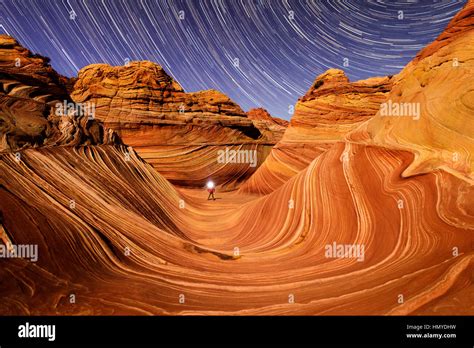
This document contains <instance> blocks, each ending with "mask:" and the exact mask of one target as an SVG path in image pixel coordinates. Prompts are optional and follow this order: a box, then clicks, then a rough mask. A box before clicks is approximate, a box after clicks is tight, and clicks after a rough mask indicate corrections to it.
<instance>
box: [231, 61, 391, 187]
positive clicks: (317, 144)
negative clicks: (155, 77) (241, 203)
mask: <svg viewBox="0 0 474 348" xmlns="http://www.w3.org/2000/svg"><path fill="white" fill-rule="evenodd" d="M390 88H391V79H390V78H389V77H376V78H370V79H367V80H363V81H357V82H349V79H348V78H347V76H346V75H345V74H344V72H343V71H342V70H338V69H330V70H328V71H326V72H325V73H324V74H322V75H320V76H318V77H317V78H316V80H315V81H314V83H313V85H312V86H311V88H310V89H309V90H308V92H307V93H306V94H305V95H304V96H303V97H302V98H300V99H299V100H298V102H297V103H296V107H295V113H294V115H293V117H292V118H291V122H290V125H289V127H288V128H287V130H286V132H285V134H284V136H283V138H282V140H281V141H279V142H278V143H277V144H276V145H275V147H274V148H273V149H272V151H271V153H270V155H269V156H268V157H267V159H266V160H265V162H264V163H263V164H262V166H261V167H260V168H259V169H258V170H257V172H256V173H255V174H254V175H253V176H252V177H251V178H250V179H249V180H248V181H247V182H246V183H245V184H244V185H243V186H242V187H241V188H240V189H241V190H242V192H252V193H261V194H266V193H270V192H272V191H273V190H275V189H276V188H278V187H280V186H281V185H282V184H283V183H284V182H286V181H287V180H288V179H289V178H291V177H292V176H294V175H295V174H296V173H298V172H299V171H301V170H302V169H304V168H305V167H306V166H308V165H309V163H311V161H312V160H314V159H315V158H316V157H317V156H318V155H320V154H321V153H323V152H324V151H326V150H327V149H328V148H329V147H331V146H332V145H333V144H334V143H335V142H337V141H341V140H342V139H343V137H344V136H345V134H347V133H348V132H350V131H351V130H353V129H355V128H356V127H358V126H359V125H360V124H362V123H364V122H366V121H367V120H368V119H370V118H371V117H373V116H374V115H375V114H376V113H377V111H378V110H379V107H380V103H382V102H383V101H384V100H385V99H386V96H387V93H388V91H390Z"/></svg>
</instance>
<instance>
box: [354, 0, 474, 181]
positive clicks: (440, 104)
mask: <svg viewBox="0 0 474 348" xmlns="http://www.w3.org/2000/svg"><path fill="white" fill-rule="evenodd" d="M473 40H474V2H473V1H469V2H468V3H467V4H466V6H465V7H464V9H462V10H461V11H460V12H459V13H458V14H457V15H456V16H455V17H454V18H453V19H452V20H451V22H450V23H449V25H448V26H447V28H446V30H445V31H444V32H443V33H442V34H441V35H440V36H439V37H438V38H437V39H436V40H435V41H434V42H433V43H431V44H430V45H428V46H427V47H425V48H424V49H423V50H422V51H420V53H419V54H418V55H417V56H416V57H415V59H414V60H413V61H412V62H410V63H409V64H408V65H407V66H406V67H405V68H404V69H403V70H402V71H401V72H400V74H398V75H397V77H396V79H395V82H394V87H393V89H392V91H391V92H390V94H389V95H388V97H387V101H390V102H391V103H392V105H393V104H398V105H400V104H404V103H408V104H412V105H414V106H417V107H419V115H418V116H419V118H417V117H406V116H407V115H402V116H405V117H387V116H384V115H383V114H382V113H381V112H378V113H377V115H376V116H375V117H374V118H373V119H371V120H370V121H369V122H367V123H365V124H363V125H361V126H360V127H359V128H358V129H356V130H354V131H353V132H352V133H349V134H348V136H347V138H348V140H350V141H354V142H358V143H366V144H377V145H380V146H386V147H389V148H397V149H404V150H408V151H412V152H414V153H415V160H414V161H413V163H412V164H411V165H410V166H409V167H408V168H407V170H406V172H405V173H403V175H404V176H410V175H417V174H420V173H426V172H429V171H432V170H436V169H439V168H443V169H444V170H447V171H450V172H451V173H453V174H454V175H457V176H459V177H461V178H463V179H464V180H468V181H469V182H470V183H471V184H472V183H473V182H474V181H473V180H474V178H473V172H474V159H473V156H472V154H473V153H474V138H473V135H474V122H473V114H474V90H473V88H472V86H473V84H472V80H473V78H474V46H473V45H472V42H473ZM411 115H413V113H412V114H411ZM411 115H408V116H411Z"/></svg>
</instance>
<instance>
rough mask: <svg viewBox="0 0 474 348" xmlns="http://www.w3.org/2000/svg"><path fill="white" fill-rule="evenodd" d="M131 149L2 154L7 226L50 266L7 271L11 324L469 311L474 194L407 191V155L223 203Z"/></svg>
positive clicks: (353, 156) (454, 187) (368, 156)
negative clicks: (102, 317)
mask: <svg viewBox="0 0 474 348" xmlns="http://www.w3.org/2000/svg"><path fill="white" fill-rule="evenodd" d="M125 151H126V149H125V148H123V147H118V148H117V147H112V146H99V147H82V148H77V149H72V148H65V147H62V148H54V149H41V150H35V149H31V150H26V151H24V153H23V156H22V159H23V160H22V162H16V161H15V159H14V157H13V156H12V155H11V154H4V155H1V161H0V167H1V168H0V169H1V171H0V173H1V183H0V184H1V190H0V196H1V199H0V209H1V210H2V211H4V212H5V214H4V215H5V216H4V223H3V226H4V228H5V231H6V233H7V234H8V235H9V238H11V240H13V241H14V243H25V244H26V243H28V244H29V243H36V244H38V245H39V260H38V262H37V263H30V262H28V261H26V260H22V259H9V260H0V262H1V263H2V267H1V268H0V273H1V278H0V279H2V286H0V293H1V296H2V303H1V304H0V313H2V314H288V315H294V314H348V313H349V314H397V313H408V314H423V313H431V314H433V313H436V314H446V313H451V314H452V313H457V314H462V313H465V314H466V313H467V314H469V313H470V314H472V313H473V312H474V307H473V306H474V303H473V302H472V298H471V297H469V291H468V289H472V279H471V276H472V266H473V259H474V252H473V250H472V242H473V239H472V233H473V228H474V216H473V215H472V211H469V209H471V208H470V207H472V206H473V203H474V202H473V197H474V195H473V194H472V193H473V192H472V186H469V185H468V184H467V183H466V182H465V181H462V180H459V179H458V178H456V177H454V176H452V175H450V174H449V173H446V172H444V171H442V170H438V171H435V172H433V173H430V174H426V175H420V176H416V177H411V178H402V177H401V176H400V175H401V173H402V172H403V171H404V170H405V169H406V167H407V166H408V165H409V163H410V162H411V160H412V159H413V157H412V155H411V154H410V153H407V152H401V151H393V150H388V149H383V148H377V147H367V146H362V145H351V144H344V143H338V144H336V145H335V146H334V147H332V148H331V149H330V150H328V151H326V152H325V153H324V154H322V155H321V156H319V157H318V158H316V159H315V160H314V161H313V162H311V164H310V165H309V166H308V168H307V169H306V170H304V171H302V172H300V173H299V174H297V175H296V176H294V177H293V178H291V179H290V180H289V181H288V182H286V183H285V184H284V185H283V186H281V187H280V188H279V189H278V190H276V191H274V192H273V193H272V194H269V195H266V196H264V197H261V198H256V197H255V196H245V195H241V194H238V193H220V195H219V196H218V198H220V201H221V202H220V204H219V205H216V204H214V203H215V202H208V201H206V200H205V196H206V193H205V192H201V191H196V190H189V189H188V190H182V191H181V193H179V192H177V191H175V190H174V189H173V187H172V186H171V185H170V184H169V183H168V182H167V181H166V180H165V179H164V178H163V177H162V176H161V175H160V174H157V173H156V172H155V171H154V170H153V169H152V167H151V166H150V165H148V164H146V163H145V162H143V161H142V160H141V159H140V158H139V157H137V156H136V155H135V154H134V153H132V156H131V158H130V161H124V160H123V157H124V154H125ZM367 188H370V189H367ZM446 188H449V190H446ZM442 195H443V196H442ZM441 198H443V199H441ZM71 199H74V200H75V204H76V206H75V208H74V209H71V208H70V200H71ZM181 199H182V200H183V201H184V202H185V207H184V208H180V206H179V201H180V200H181ZM290 200H293V203H294V208H290V206H289V201H290ZM399 200H402V201H403V208H399ZM471 210H472V209H471ZM268 221H272V223H268ZM333 242H336V243H340V244H354V243H356V244H360V245H364V246H365V256H364V260H363V261H362V262H358V261H357V260H356V259H354V258H327V257H325V246H326V245H327V244H332V243H333ZM127 247H128V248H130V255H129V256H126V255H125V253H124V250H125V248H127ZM236 247H237V248H239V249H238V251H239V252H238V254H237V255H236V254H235V248H236ZM453 248H457V250H458V251H459V254H458V256H454V255H453ZM64 265H67V267H65V266H64ZM430 289H434V290H435V291H431V290H430ZM71 293H74V294H75V295H76V304H74V305H72V304H70V303H69V302H68V296H69V294H71ZM124 294H127V295H126V296H124ZM180 294H183V295H184V296H185V303H179V296H180ZM400 294H402V295H403V296H404V299H405V302H404V303H402V304H400V303H398V296H399V295H400ZM290 295H294V298H295V303H288V298H289V296H290ZM459 301H461V303H462V304H460V303H459Z"/></svg>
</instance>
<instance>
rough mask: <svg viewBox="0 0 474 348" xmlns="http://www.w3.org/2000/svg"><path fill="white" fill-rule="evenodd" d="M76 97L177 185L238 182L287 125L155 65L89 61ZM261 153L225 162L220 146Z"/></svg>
mask: <svg viewBox="0 0 474 348" xmlns="http://www.w3.org/2000/svg"><path fill="white" fill-rule="evenodd" d="M71 96H72V98H73V99H74V101H76V102H79V103H85V102H91V103H93V104H94V105H95V106H96V117H97V119H98V120H100V121H101V122H103V123H104V124H105V125H106V126H107V127H110V128H112V129H114V130H115V131H116V132H117V133H118V134H119V135H120V137H121V138H122V139H123V141H124V142H125V143H126V144H128V145H130V146H132V147H133V148H134V149H135V150H136V151H137V152H138V153H139V154H140V156H141V157H143V158H144V159H146V160H147V161H148V162H149V163H151V164H152V165H153V166H154V167H155V168H156V169H157V170H158V171H159V172H160V173H161V174H163V175H164V176H165V177H166V178H167V179H169V180H170V181H171V182H172V183H174V184H177V185H184V186H197V187H202V186H204V185H205V183H206V181H208V180H209V179H213V180H214V182H216V183H217V184H218V185H221V186H225V187H226V188H234V187H237V186H238V185H239V183H240V182H242V181H244V180H245V179H247V178H248V177H249V176H250V175H251V174H252V173H253V172H254V171H255V170H256V168H257V166H258V165H260V163H262V162H263V160H264V159H265V157H266V156H267V154H268V153H269V151H270V149H271V147H272V146H273V145H274V144H275V143H276V142H277V141H278V140H279V139H280V138H281V136H282V134H283V130H282V129H283V128H282V127H280V126H279V125H278V124H273V123H270V122H267V121H262V122H258V121H255V122H253V121H252V120H251V119H249V118H247V115H246V113H245V112H244V111H242V109H241V108H240V107H239V106H238V105H237V104H235V103H234V102H233V101H232V100H231V99H229V98H228V97H227V96H226V95H224V94H222V93H220V92H218V91H215V90H207V91H200V92H195V93H186V92H184V90H183V88H182V87H181V86H180V85H179V84H178V83H177V82H176V81H174V80H173V79H172V78H171V77H170V76H168V75H167V74H166V72H165V71H164V70H163V68H162V67H161V66H159V65H157V64H155V63H152V62H148V61H143V62H131V63H130V64H129V65H126V66H116V67H111V66H109V65H105V64H93V65H89V66H87V67H85V68H83V69H81V71H80V72H79V76H78V80H77V82H76V83H75V86H74V91H73V93H72V95H71ZM226 150H227V151H242V150H244V151H252V152H253V151H256V154H257V159H258V163H257V166H254V165H252V166H249V163H230V162H225V163H221V161H219V151H226Z"/></svg>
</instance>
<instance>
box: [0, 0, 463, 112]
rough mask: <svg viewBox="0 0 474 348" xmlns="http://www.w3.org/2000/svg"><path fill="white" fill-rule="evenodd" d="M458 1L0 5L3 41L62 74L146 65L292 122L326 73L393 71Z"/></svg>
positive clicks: (16, 1)
mask: <svg viewBox="0 0 474 348" xmlns="http://www.w3.org/2000/svg"><path fill="white" fill-rule="evenodd" d="M464 2H465V1H451V0H447V1H419V2H416V1H403V2H401V1H383V2H382V1H378V2H375V1H362V0H359V1H357V0H352V1H336V0H335V1H323V0H319V1H317V0H316V1H302V0H301V1H297V0H295V1H291V0H288V1H283V0H281V1H280V0H262V1H258V0H254V1H250V0H240V1H239V0H202V1H198V0H186V1H185V0H180V1H179V0H168V1H165V0H156V1H152V0H150V1H148V0H142V1H139V0H110V1H98V0H83V1H75V0H69V1H66V0H62V1H61V0H54V1H53V0H50V1H47V0H39V1H33V0H31V1H25V0H0V6H1V12H0V33H7V34H9V35H11V36H13V37H15V38H16V39H17V40H18V41H19V42H20V43H21V44H22V45H23V46H25V47H27V48H28V49H30V50H31V51H33V52H35V53H39V54H41V55H44V56H47V57H50V58H51V64H52V66H53V67H54V68H55V69H56V70H57V71H58V72H59V73H61V74H63V75H66V76H76V74H77V71H78V70H79V69H80V68H82V67H84V66H86V65H88V64H91V63H109V64H112V65H122V64H124V60H125V59H126V58H129V59H130V60H144V59H146V60H151V61H155V62H157V63H158V64H160V65H162V66H163V67H164V68H165V70H166V71H167V72H168V74H170V75H171V76H173V77H174V78H175V79H176V80H177V81H178V82H179V83H180V84H181V85H182V86H183V88H184V89H185V90H186V91H188V92H191V91H197V90H203V89H211V88H213V89H217V90H220V91H222V92H224V93H225V94H227V95H228V96H230V97H231V98H232V99H233V100H234V101H235V102H237V103H238V104H240V106H241V107H242V108H243V109H244V110H248V109H249V108H252V107H260V106H261V107H264V108H266V109H267V110H268V111H270V113H271V114H272V115H273V116H278V117H283V118H287V119H288V118H289V117H290V116H291V115H290V114H289V113H288V110H289V106H290V105H293V104H294V103H295V102H296V100H297V99H298V97H300V96H302V95H303V94H305V92H306V90H307V89H308V88H309V87H310V85H311V83H312V82H313V80H314V78H315V77H316V76H317V75H319V74H321V73H322V72H324V71H325V70H326V69H328V68H341V69H343V70H344V71H345V72H346V74H347V75H348V76H349V78H350V79H351V81H355V80H359V79H365V78H368V77H371V76H380V75H390V74H396V73H398V72H399V71H400V69H401V68H402V67H403V66H404V65H405V64H406V63H407V62H409V61H410V60H411V59H412V58H413V57H414V56H415V55H416V53H417V52H418V51H419V50H420V49H421V48H423V47H424V46H425V45H426V44H428V43H430V42H431V41H433V40H434V39H435V38H436V37H437V36H438V34H439V33H441V32H442V31H443V29H444V28H445V27H446V25H447V24H448V22H449V20H450V19H451V18H452V17H453V16H454V15H455V14H456V12H457V11H459V10H460V9H461V8H462V7H463V5H464ZM71 11H74V13H75V16H74V14H73V15H72V16H71V15H70V13H71ZM399 11H403V13H401V12H399ZM183 16H184V18H183ZM72 18H73V19H72ZM345 58H347V59H346V60H345ZM237 60H238V62H237ZM345 62H346V63H348V66H344V63H345ZM237 63H238V64H237ZM346 65H347V64H346Z"/></svg>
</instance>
